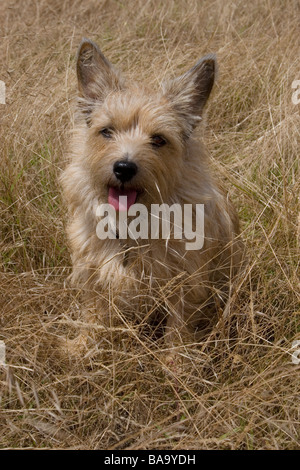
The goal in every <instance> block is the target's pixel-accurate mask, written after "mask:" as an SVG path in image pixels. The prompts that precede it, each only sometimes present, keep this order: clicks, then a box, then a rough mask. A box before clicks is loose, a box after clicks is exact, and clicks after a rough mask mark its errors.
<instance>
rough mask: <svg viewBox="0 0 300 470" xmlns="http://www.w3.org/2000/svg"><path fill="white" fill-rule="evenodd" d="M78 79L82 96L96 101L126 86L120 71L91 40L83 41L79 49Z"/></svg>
mask: <svg viewBox="0 0 300 470" xmlns="http://www.w3.org/2000/svg"><path fill="white" fill-rule="evenodd" d="M77 79H78V91H79V94H80V96H81V97H83V98H86V99H89V100H94V101H96V100H100V101H102V100H103V98H105V96H106V95H107V94H108V93H109V92H110V91H112V90H119V89H121V88H122V87H123V85H124V83H123V80H122V78H121V76H120V74H119V73H118V71H117V70H116V69H115V68H114V66H113V65H112V64H111V63H110V62H109V61H108V60H107V59H106V57H105V56H104V55H103V54H102V52H101V51H100V49H99V47H98V46H97V44H95V43H94V42H93V41H90V40H89V39H83V40H82V41H81V44H80V46H79V49H78V53H77Z"/></svg>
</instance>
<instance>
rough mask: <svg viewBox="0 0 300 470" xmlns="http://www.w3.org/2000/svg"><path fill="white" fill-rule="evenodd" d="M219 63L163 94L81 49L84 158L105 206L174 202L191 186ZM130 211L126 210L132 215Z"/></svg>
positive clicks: (204, 64)
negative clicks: (199, 131)
mask: <svg viewBox="0 0 300 470" xmlns="http://www.w3.org/2000/svg"><path fill="white" fill-rule="evenodd" d="M215 72H216V59H215V57H214V56H213V55H208V56H205V57H203V58H202V59H201V60H200V61H199V62H198V63H197V64H196V65H195V66H194V67H193V68H192V69H191V70H189V71H188V72H187V73H185V74H184V75H182V76H180V77H179V78H177V79H174V80H170V81H168V82H166V83H165V84H163V86H162V89H161V90H160V91H159V92H153V91H149V90H146V88H143V87H141V86H140V85H136V84H131V83H127V82H126V81H125V80H124V78H123V77H122V76H121V75H120V74H119V72H118V71H117V70H116V69H115V68H114V67H113V66H112V65H111V64H110V62H109V61H108V60H107V59H106V58H105V57H104V55H103V54H102V52H101V51H100V50H99V48H98V47H97V45H96V44H94V43H93V42H91V41H89V40H86V39H84V40H83V41H82V43H81V45H80V47H79V51H78V58H77V77H78V88H79V99H78V111H79V115H80V119H81V120H82V122H84V127H85V139H84V140H85V145H84V153H85V155H84V158H85V161H86V165H87V169H88V170H89V171H90V176H91V181H92V184H93V187H94V189H95V190H96V191H97V192H98V194H99V199H100V200H101V201H102V202H109V203H110V204H111V205H113V206H114V207H115V209H117V210H122V209H123V208H121V207H120V205H119V196H121V195H126V196H127V208H129V207H130V206H131V205H132V204H134V203H135V202H141V203H143V204H145V205H149V204H152V203H162V202H168V201H170V198H171V197H172V194H173V193H174V191H175V190H176V186H177V184H178V182H179V181H180V180H182V178H184V171H185V168H184V162H185V160H184V159H185V158H186V152H185V148H186V146H187V145H188V141H189V138H190V136H191V134H192V132H193V129H194V128H195V126H196V125H197V124H198V122H199V121H200V120H201V117H202V113H203V108H204V106H205V103H206V101H207V99H208V97H209V95H210V92H211V89H212V87H213V84H214V79H215ZM125 209H126V208H125Z"/></svg>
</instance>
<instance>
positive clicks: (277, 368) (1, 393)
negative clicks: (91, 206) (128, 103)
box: [0, 0, 300, 450]
mask: <svg viewBox="0 0 300 470" xmlns="http://www.w3.org/2000/svg"><path fill="white" fill-rule="evenodd" d="M299 18H300V3H299V1H298V0H294V1H293V0H274V1H271V0H252V1H251V2H250V1H249V0H248V1H242V0H237V1H235V2H230V1H225V0H213V1H208V0H201V1H200V0H198V1H197V0H166V1H162V0H136V1H134V0H129V1H127V2H125V1H123V0H121V1H116V0H86V1H81V0H80V1H79V0H72V1H71V0H40V1H35V0H22V1H21V0H2V1H1V3H0V36H1V41H0V52H1V64H0V79H1V80H2V81H4V82H5V84H6V104H5V105H4V104H1V105H0V113H1V114H0V122H1V128H0V142H1V144H0V145H1V159H0V211H1V236H0V243H1V261H0V263H1V268H0V325H1V329H0V340H2V341H4V342H5V344H6V365H2V366H0V446H1V448H43V449H45V448H50V449H72V448H76V449H174V450H176V449H299V448H300V425H299V421H300V365H296V364H294V363H293V362H292V353H293V350H292V343H293V341H295V340H300V304H299V229H300V219H299V213H300V207H299V189H300V184H299V156H298V155H299V154H298V149H299V142H300V138H299V129H300V117H299V111H300V104H298V105H297V104H293V102H292V94H293V91H294V90H293V89H292V83H293V81H294V80H297V79H298V80H300V61H299V57H300V35H299ZM83 36H85V37H89V38H91V39H93V40H94V41H96V42H97V43H98V44H99V45H100V47H101V49H102V50H103V52H104V53H105V54H106V55H107V57H108V58H109V59H110V60H111V61H112V62H113V63H114V64H116V65H117V66H118V67H119V68H120V69H121V70H122V71H123V72H124V73H125V74H127V76H128V77H135V78H136V79H140V80H150V82H151V83H153V86H158V85H159V84H160V82H161V81H162V80H163V79H164V77H165V76H176V74H177V75H178V74H180V73H182V71H183V70H184V71H185V70H188V69H189V68H190V67H191V66H193V65H194V63H195V62H196V61H197V60H198V58H200V57H201V56H202V55H204V54H206V53H209V52H215V53H216V54H217V57H218V62H219V79H218V82H217V85H216V87H215V89H214V91H213V95H212V97H211V99H210V102H209V106H208V108H207V119H206V121H207V123H206V127H205V131H204V136H205V142H206V145H207V148H208V150H209V153H210V158H211V165H212V167H213V170H214V171H215V172H216V173H217V174H218V175H219V177H220V179H221V181H222V183H223V184H224V186H225V187H226V188H227V189H228V192H229V194H230V197H231V198H232V200H233V201H234V203H235V205H236V207H237V209H238V211H239V216H240V219H241V226H242V238H243V240H244V241H245V244H246V247H247V261H246V266H245V271H244V272H243V274H242V275H241V276H240V279H239V283H238V287H237V290H236V292H235V294H234V296H233V298H232V301H231V304H230V306H229V308H228V309H227V310H226V312H225V315H224V316H223V317H221V318H220V319H219V322H218V323H217V325H216V326H215V327H214V329H213V331H212V332H211V334H210V335H209V336H207V337H206V338H204V339H203V341H202V342H201V343H200V344H185V345H182V346H181V347H180V349H179V351H178V354H180V355H181V356H182V358H183V359H184V364H185V366H184V368H183V370H181V371H180V373H178V374H177V373H175V372H174V371H172V370H171V371H166V370H165V366H164V362H163V361H162V357H163V355H164V353H165V351H164V348H165V345H164V344H163V342H159V341H158V342H154V341H153V340H151V339H150V338H149V336H147V334H146V333H144V332H141V331H140V330H139V328H138V325H131V324H129V323H128V322H127V321H126V320H125V319H124V318H122V316H120V326H118V327H111V328H104V327H103V326H102V325H100V324H99V325H98V326H97V327H95V326H93V328H91V330H92V331H91V332H90V335H91V338H94V341H93V342H91V345H90V347H89V348H87V349H86V350H85V352H84V353H81V354H68V351H67V348H66V347H64V345H66V344H67V339H71V338H76V337H77V336H78V335H79V334H80V331H81V329H82V327H83V326H84V321H83V319H82V317H81V303H80V292H78V291H76V290H75V289H73V288H71V287H70V286H69V284H68V280H67V278H68V275H69V274H70V269H71V268H70V257H69V252H68V247H67V242H66V236H65V222H66V208H65V207H64V205H63V202H62V197H61V188H60V184H59V181H58V178H59V176H60V174H61V172H62V169H63V168H64V167H65V164H66V160H67V151H68V144H67V142H68V131H69V130H70V129H71V128H72V118H73V102H74V97H75V94H76V77H75V55H76V50H77V47H78V45H79V43H80V40H81V38H82V37H83ZM58 344H60V345H61V346H62V347H58V346H57V345H58Z"/></svg>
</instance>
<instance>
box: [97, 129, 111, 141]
mask: <svg viewBox="0 0 300 470" xmlns="http://www.w3.org/2000/svg"><path fill="white" fill-rule="evenodd" d="M99 134H101V135H102V136H103V137H105V139H111V137H112V130H111V129H109V128H108V127H104V129H101V130H100V131H99Z"/></svg>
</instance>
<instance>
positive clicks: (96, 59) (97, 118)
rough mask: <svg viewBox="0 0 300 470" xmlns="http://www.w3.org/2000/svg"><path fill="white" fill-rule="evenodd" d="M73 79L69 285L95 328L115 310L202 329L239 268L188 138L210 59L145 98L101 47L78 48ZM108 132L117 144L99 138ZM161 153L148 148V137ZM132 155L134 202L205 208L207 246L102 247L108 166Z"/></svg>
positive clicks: (143, 243) (205, 91) (222, 201)
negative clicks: (87, 302) (89, 302)
mask: <svg viewBox="0 0 300 470" xmlns="http://www.w3.org/2000/svg"><path fill="white" fill-rule="evenodd" d="M77 73H78V81H79V101H78V107H77V115H76V126H75V131H74V133H73V137H72V151H71V156H72V157H71V161H70V163H69V165H68V167H67V168H66V170H65V172H64V175H63V178H62V180H63V187H64V194H65V198H66V201H67V205H68V208H69V211H70V223H69V226H68V237H69V240H70V245H71V252H72V262H73V274H72V279H73V281H74V282H75V283H76V284H77V285H78V286H80V287H81V288H84V289H85V291H86V292H87V298H89V299H93V302H94V300H95V299H96V305H97V309H96V310H95V315H96V321H101V318H100V317H102V320H103V319H104V317H105V316H106V314H108V312H109V311H110V307H111V303H113V304H114V305H116V306H117V308H118V309H120V311H121V312H124V313H127V314H131V315H132V316H133V317H136V318H139V320H141V321H142V320H143V319H145V318H148V316H151V315H152V313H156V312H160V313H161V314H162V316H164V315H167V317H168V323H167V325H168V327H169V328H171V329H172V328H175V327H178V329H179V330H180V331H181V332H182V331H183V330H185V331H189V332H190V333H193V332H195V331H197V329H199V328H200V330H201V328H202V329H203V328H204V327H206V326H208V324H209V323H210V322H211V320H214V319H215V317H216V314H218V313H219V312H220V311H221V308H222V307H223V306H224V305H225V303H226V302H227V300H228V296H229V292H230V286H231V284H232V281H233V278H234V275H235V273H236V269H237V267H238V265H239V259H240V250H239V244H238V242H237V241H236V240H235V237H236V235H237V234H238V232H239V227H238V219H237V216H236V213H235V210H234V208H233V207H232V205H231V203H230V202H229V201H228V199H227V197H226V195H224V194H223V192H222V191H221V190H220V189H219V187H218V185H217V183H216V181H215V179H214V177H213V176H212V174H211V170H210V167H209V163H208V159H207V156H206V153H205V150H204V148H203V145H202V144H201V143H199V142H197V141H196V140H194V138H193V135H192V134H193V129H194V128H195V126H196V124H197V123H198V122H199V121H200V120H201V119H202V113H203V107H204V105H205V102H206V100H207V98H208V95H209V93H210V90H211V87H212V84H213V80H214V75H215V59H214V57H212V56H207V58H204V59H203V60H202V62H199V63H198V64H197V65H196V66H195V67H194V68H193V69H191V70H190V71H189V72H187V73H186V74H184V75H183V76H182V77H179V78H178V79H176V80H172V81H170V82H168V83H166V84H164V85H163V86H162V89H161V90H158V91H153V90H149V89H147V88H145V87H142V86H141V85H136V84H128V83H126V82H125V81H124V80H123V79H122V78H121V77H120V76H119V74H118V72H116V71H115V70H114V69H113V67H112V66H111V65H110V64H109V62H108V61H107V60H106V59H105V58H104V56H103V55H102V53H101V52H100V51H99V49H98V48H97V46H96V45H95V44H93V43H92V42H90V41H87V40H85V41H83V43H82V45H81V46H80V49H79V54H78V63H77ZM107 127H109V128H113V130H114V137H113V139H109V140H107V139H104V138H103V137H102V136H101V135H100V134H99V130H100V129H103V128H107ZM154 134H159V135H163V136H164V137H165V138H166V139H167V145H164V146H163V147H161V148H153V147H152V146H151V144H149V138H150V136H152V135H154ZM125 154H126V155H128V156H129V158H130V160H132V161H134V162H135V163H137V165H138V169H139V170H138V173H137V175H136V176H134V178H133V180H132V181H130V182H128V183H126V185H127V186H128V187H130V186H132V187H134V188H135V189H139V190H141V191H142V193H141V194H140V195H139V197H138V201H137V202H139V203H142V204H144V205H146V206H147V208H150V204H152V203H159V204H161V203H163V202H164V203H167V204H173V203H179V204H181V205H182V204H186V203H187V204H193V205H195V204H204V205H205V243H204V247H203V248H202V249H201V250H197V251H186V249H185V240H172V239H170V240H168V241H166V240H139V241H138V242H136V241H133V240H131V239H128V240H118V239H115V240H100V239H99V238H98V237H97V235H96V225H97V222H98V220H97V218H96V216H95V207H96V205H97V204H100V203H107V198H108V189H107V188H108V186H109V185H111V184H116V181H115V179H116V178H115V176H114V174H113V171H112V168H113V164H114V162H116V161H118V160H120V159H122V158H123V157H124V155H125Z"/></svg>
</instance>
